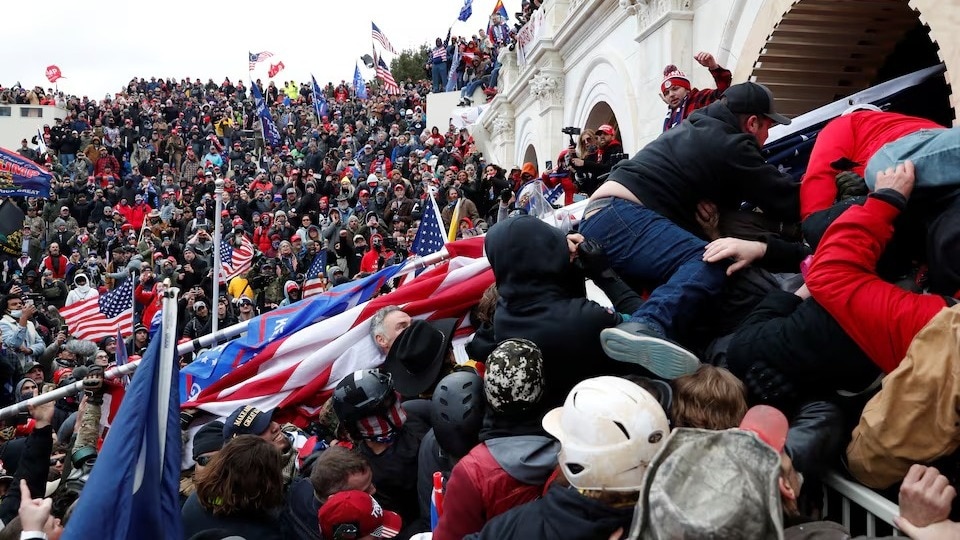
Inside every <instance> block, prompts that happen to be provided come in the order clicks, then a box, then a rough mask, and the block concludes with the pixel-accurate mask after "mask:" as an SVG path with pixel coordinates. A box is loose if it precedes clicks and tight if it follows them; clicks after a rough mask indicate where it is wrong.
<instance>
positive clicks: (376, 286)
mask: <svg viewBox="0 0 960 540" xmlns="http://www.w3.org/2000/svg"><path fill="white" fill-rule="evenodd" d="M400 268H401V265H399V264H395V265H391V266H388V267H387V268H384V269H383V270H380V271H379V272H377V273H376V274H373V275H370V276H367V277H365V278H363V279H361V280H357V281H351V282H349V283H344V284H342V285H339V286H337V287H334V288H333V289H331V290H329V291H327V292H325V293H323V294H320V295H316V296H314V297H312V298H310V299H308V300H301V301H299V302H295V303H293V304H290V305H289V306H286V307H282V308H279V309H275V310H272V311H270V312H268V313H266V314H264V315H260V316H259V317H254V318H253V319H251V320H250V322H248V323H247V334H246V335H244V336H242V337H240V338H239V339H235V340H233V341H230V342H228V343H225V344H223V345H220V346H218V347H216V348H214V349H211V350H209V351H204V352H202V353H200V354H199V355H198V356H197V359H196V360H194V361H193V363H191V364H190V365H189V366H187V367H185V368H183V369H182V370H181V371H180V399H181V401H188V400H193V399H198V396H202V395H203V392H205V391H206V390H207V388H208V387H212V386H215V385H216V384H217V383H218V382H219V381H221V380H222V379H224V378H225V377H226V376H227V375H228V374H231V373H233V372H235V371H239V370H240V369H242V368H243V367H245V365H246V364H248V363H256V364H259V363H262V362H263V361H264V359H266V358H269V356H270V355H272V354H273V351H274V350H275V348H276V347H277V346H279V344H280V343H282V342H283V340H284V339H285V338H287V337H288V336H289V335H291V334H293V333H296V332H299V331H301V330H304V329H306V328H309V327H311V325H314V324H315V323H317V322H319V321H322V320H326V319H329V318H330V317H333V316H335V315H339V314H341V313H343V312H344V311H347V310H349V309H351V308H353V307H355V306H357V305H359V304H362V303H364V302H366V301H368V300H370V299H371V298H373V296H374V295H375V294H377V293H378V292H379V291H380V288H381V287H382V286H383V285H384V284H385V283H386V282H387V281H389V280H390V279H392V278H393V276H394V275H396V273H397V272H398V271H399V270H400ZM227 414H229V412H228V413H227Z"/></svg>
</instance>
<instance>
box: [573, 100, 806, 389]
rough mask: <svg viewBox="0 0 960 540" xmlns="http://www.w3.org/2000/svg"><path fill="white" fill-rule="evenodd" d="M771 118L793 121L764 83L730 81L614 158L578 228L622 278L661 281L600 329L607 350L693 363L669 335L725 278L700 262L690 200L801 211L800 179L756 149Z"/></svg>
mask: <svg viewBox="0 0 960 540" xmlns="http://www.w3.org/2000/svg"><path fill="white" fill-rule="evenodd" d="M776 123H781V124H788V123H790V120H788V119H787V118H785V117H783V116H781V115H779V114H776V113H775V112H774V101H773V94H771V93H770V91H769V90H768V89H767V88H766V87H764V86H762V85H759V84H756V83H743V84H738V85H735V86H732V87H730V89H729V90H727V93H726V95H725V96H724V98H723V99H721V101H720V102H717V103H714V104H712V105H710V106H708V107H706V108H705V109H701V110H699V111H697V112H695V113H694V114H692V115H691V116H690V118H689V119H688V120H686V121H685V122H684V123H683V125H682V126H681V127H680V128H679V129H672V130H670V131H667V132H666V133H664V134H663V135H661V136H660V137H659V138H657V139H656V140H655V141H653V142H652V143H650V144H649V145H647V146H646V147H645V148H644V149H643V150H641V151H640V152H638V153H637V155H636V156H634V157H633V158H632V159H630V160H624V161H621V162H620V163H618V164H617V166H616V167H614V168H613V170H612V171H611V173H610V180H609V181H608V182H606V183H604V184H603V185H602V186H600V188H598V189H597V191H596V192H595V193H594V194H593V196H592V197H591V198H590V202H589V204H588V205H587V207H586V208H585V209H584V214H583V221H582V222H581V225H580V232H581V233H582V234H583V235H584V236H585V237H586V238H588V239H593V240H596V241H597V242H599V243H600V244H602V245H603V247H604V249H605V250H606V252H607V254H608V255H609V257H610V261H611V263H612V266H613V269H614V270H616V271H617V272H619V273H620V274H621V275H623V276H624V277H625V278H630V279H635V280H641V281H645V282H653V283H657V284H660V286H658V287H656V288H655V289H654V290H653V291H652V293H651V294H650V297H649V298H648V299H647V301H646V302H645V303H644V304H643V305H642V306H640V308H639V309H637V310H636V311H635V312H633V313H632V315H631V320H630V321H628V322H627V323H624V324H623V325H621V326H619V327H617V328H610V329H607V330H605V331H604V332H603V333H602V335H601V341H602V343H603V347H604V351H605V352H606V353H607V355H608V356H610V357H611V358H614V359H616V360H620V361H624V362H636V363H639V364H640V365H642V366H644V367H646V368H647V369H650V370H651V371H652V372H654V373H656V374H657V375H659V376H661V377H665V378H671V379H672V378H676V377H678V376H680V375H684V374H686V373H690V372H692V371H693V370H695V369H696V368H697V365H698V363H699V361H698V360H697V358H696V357H695V356H694V355H692V354H691V353H689V352H688V351H686V350H685V349H683V348H682V347H680V346H679V345H677V344H675V343H673V342H671V341H668V339H667V338H669V337H672V336H674V335H676V332H677V330H678V328H682V327H683V325H685V324H687V323H689V321H690V320H691V319H692V318H693V317H694V316H695V315H696V314H697V309H698V308H699V307H700V305H701V304H702V303H703V302H704V301H705V300H708V299H709V298H711V297H713V296H714V295H716V294H717V293H718V292H720V289H721V287H722V285H723V281H724V278H725V270H726V266H727V264H726V263H720V264H711V263H706V262H704V261H703V252H704V247H705V246H706V242H704V241H703V240H702V239H701V238H700V237H698V235H699V234H702V231H701V230H700V227H699V226H698V225H697V223H696V219H695V215H696V211H697V204H698V203H699V202H700V201H702V200H705V199H707V200H712V201H715V203H716V204H717V206H718V208H720V210H721V212H722V211H724V210H728V211H729V210H733V209H736V208H738V207H739V205H740V203H741V202H742V201H744V200H747V201H750V202H752V203H754V204H755V205H757V206H759V207H760V208H762V209H763V210H764V211H765V212H768V213H770V214H771V215H772V216H774V217H775V218H784V219H786V220H796V219H798V217H799V215H798V214H799V190H798V188H797V186H796V185H795V184H794V183H793V182H792V181H791V180H790V178H789V176H787V175H786V174H783V173H781V172H780V171H779V170H778V169H777V168H776V167H774V166H772V165H768V164H767V163H766V162H765V161H764V159H763V156H762V155H761V154H760V147H761V146H762V145H763V143H764V142H765V141H766V139H767V135H768V130H769V129H770V127H771V126H773V125H774V124H776Z"/></svg>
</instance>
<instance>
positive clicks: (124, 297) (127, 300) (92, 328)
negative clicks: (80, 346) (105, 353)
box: [60, 277, 134, 341]
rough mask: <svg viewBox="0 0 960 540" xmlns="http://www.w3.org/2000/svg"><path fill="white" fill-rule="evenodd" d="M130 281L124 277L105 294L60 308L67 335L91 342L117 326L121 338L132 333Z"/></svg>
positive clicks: (113, 332) (131, 282)
mask: <svg viewBox="0 0 960 540" xmlns="http://www.w3.org/2000/svg"><path fill="white" fill-rule="evenodd" d="M133 281H134V280H133V278H129V277H128V278H127V279H125V280H123V281H122V282H120V285H119V286H117V288H115V289H114V290H112V291H110V292H108V293H106V294H102V295H100V296H98V297H96V298H89V299H87V300H81V301H79V302H74V303H73V304H70V305H69V306H67V307H65V308H63V309H62V310H60V315H62V316H63V319H64V320H65V321H66V323H67V328H68V329H69V330H70V334H71V335H72V336H73V337H75V338H77V339H88V340H91V341H96V340H98V339H101V338H105V337H107V336H111V335H114V334H115V333H116V332H117V328H119V329H120V335H121V336H123V337H126V336H129V335H130V334H132V333H133Z"/></svg>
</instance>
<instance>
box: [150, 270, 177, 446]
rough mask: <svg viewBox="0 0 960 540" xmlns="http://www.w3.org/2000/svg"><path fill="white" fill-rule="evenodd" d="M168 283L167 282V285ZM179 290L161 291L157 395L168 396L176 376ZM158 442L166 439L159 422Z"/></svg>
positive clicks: (163, 428) (170, 288) (164, 431)
mask: <svg viewBox="0 0 960 540" xmlns="http://www.w3.org/2000/svg"><path fill="white" fill-rule="evenodd" d="M169 284H170V282H169V280H167V285H169ZM179 294H180V289H179V288H177V287H168V288H166V289H165V290H164V291H163V304H162V306H161V308H160V316H161V321H162V322H161V324H160V335H159V336H157V335H154V339H157V338H160V362H159V364H160V365H159V366H158V369H159V371H158V372H157V373H158V374H159V377H158V378H157V387H158V388H157V395H158V396H169V395H170V386H171V385H172V384H173V377H175V376H177V375H176V374H177V363H176V360H177V354H176V353H177V296H178V295H179ZM159 427H160V436H159V437H158V438H159V440H161V441H164V440H166V438H167V424H166V422H160V423H159ZM165 446H166V445H163V444H161V445H160V463H163V452H164V448H165Z"/></svg>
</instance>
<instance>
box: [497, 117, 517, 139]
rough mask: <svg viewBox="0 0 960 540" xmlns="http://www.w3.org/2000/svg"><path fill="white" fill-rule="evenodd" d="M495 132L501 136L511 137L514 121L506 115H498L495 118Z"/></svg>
mask: <svg viewBox="0 0 960 540" xmlns="http://www.w3.org/2000/svg"><path fill="white" fill-rule="evenodd" d="M493 134H494V135H495V136H499V137H509V136H511V135H513V121H512V120H510V119H509V118H506V117H505V116H498V117H496V118H494V119H493Z"/></svg>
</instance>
